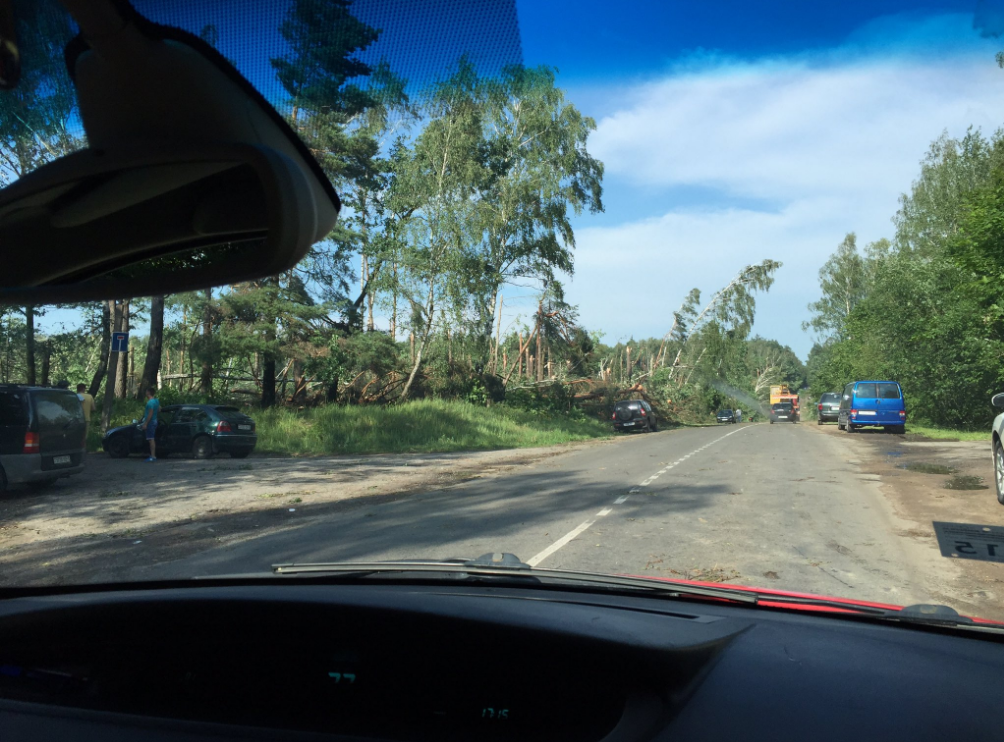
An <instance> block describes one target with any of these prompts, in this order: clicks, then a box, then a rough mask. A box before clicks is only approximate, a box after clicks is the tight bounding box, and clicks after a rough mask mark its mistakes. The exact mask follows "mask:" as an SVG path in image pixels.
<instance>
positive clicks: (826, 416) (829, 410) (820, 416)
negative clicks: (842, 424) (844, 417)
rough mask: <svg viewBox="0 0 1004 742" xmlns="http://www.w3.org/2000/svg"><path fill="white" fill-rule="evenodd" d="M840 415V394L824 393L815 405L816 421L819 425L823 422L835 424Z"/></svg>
mask: <svg viewBox="0 0 1004 742" xmlns="http://www.w3.org/2000/svg"><path fill="white" fill-rule="evenodd" d="M839 415H840V392H826V394H824V395H823V396H821V397H820V398H819V401H818V402H817V403H816V421H817V423H818V424H819V425H822V424H823V423H824V422H834V423H835V422H837V417H838V416H839Z"/></svg>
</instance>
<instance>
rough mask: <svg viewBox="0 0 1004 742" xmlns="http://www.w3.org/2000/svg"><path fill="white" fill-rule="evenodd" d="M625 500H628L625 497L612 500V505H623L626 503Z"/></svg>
mask: <svg viewBox="0 0 1004 742" xmlns="http://www.w3.org/2000/svg"><path fill="white" fill-rule="evenodd" d="M627 499H628V496H627V495H621V496H620V497H618V498H617V499H616V500H614V505H623V504H624V503H625V502H627Z"/></svg>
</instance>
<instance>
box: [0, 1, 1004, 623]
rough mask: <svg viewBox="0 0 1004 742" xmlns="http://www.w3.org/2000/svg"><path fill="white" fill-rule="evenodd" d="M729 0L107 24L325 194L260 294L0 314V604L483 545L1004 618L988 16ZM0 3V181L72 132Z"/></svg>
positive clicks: (31, 20) (1003, 335)
mask: <svg viewBox="0 0 1004 742" xmlns="http://www.w3.org/2000/svg"><path fill="white" fill-rule="evenodd" d="M726 5H727V8H723V7H721V6H720V5H718V4H708V3H683V2H670V3H665V2H643V3H638V4H632V6H631V8H630V11H628V10H626V9H620V8H611V7H610V6H609V4H605V3H599V2H596V1H594V0H586V1H585V2H577V3H572V2H568V1H566V0H561V1H558V2H547V3H543V2H530V1H529V0H527V1H525V2H524V1H523V0H471V1H469V2H467V1H465V2H461V1H460V0H456V2H454V1H453V0H442V1H437V2H429V3H403V2H390V1H389V0H254V2H245V1H243V0H215V1H213V2H209V0H135V2H134V6H135V8H136V10H137V11H138V12H139V13H141V14H143V15H145V16H146V17H148V18H149V19H150V20H152V21H155V22H156V23H160V24H166V25H170V26H174V27H178V28H181V29H183V30H185V31H187V32H188V33H189V34H192V35H193V36H194V37H196V38H198V39H201V42H202V43H204V44H208V45H210V46H212V47H214V48H215V49H216V50H218V51H219V52H220V54H221V55H222V57H223V58H225V59H226V60H229V62H230V63H231V64H232V65H233V66H234V67H235V68H236V69H237V70H238V71H239V72H240V73H241V74H242V75H243V76H244V77H246V78H247V80H248V81H249V82H250V83H251V84H252V85H253V86H254V87H255V88H257V89H258V90H259V91H260V92H261V93H262V95H263V96H264V97H265V98H266V99H267V100H268V101H269V102H270V103H271V105H273V106H274V107H275V109H276V111H277V112H278V113H279V114H280V115H281V116H283V117H284V118H285V120H286V121H287V122H288V123H289V125H290V127H291V128H292V130H293V132H295V134H296V135H297V136H298V137H299V138H300V139H302V141H303V143H304V144H305V145H306V148H307V149H308V150H309V152H310V153H311V154H312V155H313V157H314V158H316V160H317V163H318V165H319V167H320V168H321V169H322V170H323V172H324V175H325V176H326V177H327V179H328V180H329V181H330V182H331V184H332V185H333V186H334V188H335V189H336V190H337V192H338V194H339V196H340V199H341V202H342V211H341V213H340V216H339V219H338V222H337V224H336V226H335V228H334V230H333V231H332V232H331V233H330V234H328V235H327V236H326V237H325V239H323V240H321V241H319V242H317V243H316V244H314V245H313V247H312V248H311V249H310V251H309V252H308V253H307V254H306V257H304V259H303V260H302V261H301V262H300V263H299V264H298V265H297V266H296V267H295V268H292V269H290V270H288V271H286V272H283V273H281V274H279V275H275V276H271V277H267V278H264V279H261V280H256V281H248V282H238V283H232V284H223V285H217V286H214V287H212V288H208V289H201V290H196V291H188V292H185V293H178V294H165V295H159V296H158V295H155V296H139V297H132V298H123V297H121V296H119V297H115V296H109V297H106V299H105V300H104V301H84V302H78V303H74V304H67V305H60V306H38V305H30V306H11V305H5V306H2V307H0V445H2V447H0V466H2V470H0V584H3V585H40V584H75V583H87V582H95V581H107V580H113V581H114V580H120V581H127V580H128V581H133V580H139V581H142V580H154V579H159V578H175V577H181V578H184V577H193V576H205V575H211V574H233V573H237V572H253V573H267V572H268V571H269V569H270V567H271V565H272V564H273V563H278V562H318V561H346V560H352V561H365V560H390V559H395V560H402V559H441V558H445V557H457V556H459V557H468V558H475V557H478V556H480V555H482V554H486V553H494V552H512V553H515V554H517V556H518V557H519V558H520V559H522V560H523V561H524V562H526V563H529V564H531V565H532V566H538V567H550V568H563V569H578V570H588V571H597V572H604V573H621V574H632V575H641V576H647V577H652V578H660V579H689V580H697V581H703V582H714V583H721V584H723V585H749V586H755V587H767V588H772V589H778V590H788V591H798V592H803V593H818V594H822V595H830V596H834V597H839V598H853V599H859V600H869V601H878V602H883V603H901V604H910V603H948V604H950V605H951V606H952V607H953V608H956V609H957V610H958V611H959V612H960V613H963V614H968V615H976V616H984V617H990V618H1000V619H1004V602H1002V600H1004V598H1002V596H1004V591H1001V590H999V589H997V588H995V587H994V585H997V584H998V583H999V581H1000V580H1001V579H1002V574H1004V573H1002V572H1001V570H1002V569H1004V567H1002V565H1001V564H1000V563H999V561H1000V559H999V558H997V557H995V554H996V553H998V552H997V548H998V547H997V546H995V545H994V543H993V542H992V541H988V539H991V536H985V534H991V535H992V534H993V533H997V531H996V530H994V529H996V528H998V527H999V526H1000V525H1001V520H1002V515H1004V509H1002V507H1001V505H1000V502H1004V491H1002V488H1004V447H1002V448H1001V449H1000V450H1001V451H1002V455H1001V456H1000V457H999V459H1000V461H999V464H998V465H999V466H1000V467H1001V471H999V472H995V470H994V460H995V459H994V454H995V452H996V451H997V450H998V448H997V447H998V446H1000V445H1001V444H1000V442H999V441H1000V439H1001V436H1002V435H1004V431H1002V430H997V429H995V428H994V425H995V423H994V419H995V416H996V415H997V412H998V411H997V410H995V409H994V408H993V407H992V406H991V404H990V402H989V400H990V398H991V396H992V395H993V394H995V393H998V392H1001V391H1004V365H1002V364H1001V363H1000V358H1001V357H1002V354H1004V311H1002V310H1001V308H1000V306H1001V305H1000V301H999V294H1000V276H1001V275H1004V266H1002V262H1004V258H1002V255H1001V251H1000V245H1001V244H1004V232H1002V229H1004V227H1002V226H1001V225H1004V219H1002V218H1000V217H1001V215H1002V214H1004V188H1002V184H1004V69H1002V65H1004V56H1002V55H1001V52H1002V51H1004V38H1002V33H1004V25H1002V24H1001V23H1000V17H999V16H998V15H995V14H994V13H991V12H989V11H986V10H985V9H984V5H983V4H979V3H977V2H976V0H968V1H965V2H963V1H961V0H960V2H951V1H948V0H946V2H921V1H920V0H902V1H897V2H887V3H872V2H859V1H857V0H855V1H854V2H848V3H839V4H828V5H819V4H812V3H808V4H805V3H801V4H797V5H796V4H794V3H790V2H774V3H751V4H744V3H728V4H726ZM14 7H15V9H16V11H17V14H18V15H17V17H18V24H19V25H18V29H19V43H20V45H21V48H22V56H23V63H24V73H23V75H22V79H21V81H20V83H19V84H18V86H17V87H16V88H15V89H13V90H11V91H5V92H0V132H2V136H0V176H2V178H0V184H2V185H5V186H6V185H9V184H11V183H14V182H16V181H17V180H18V179H19V178H20V177H21V176H23V175H25V174H27V173H30V172H32V171H33V170H35V169H37V168H39V167H41V166H42V165H44V164H45V163H47V162H51V161H53V160H55V159H57V158H59V157H62V156H64V155H66V154H68V153H71V152H74V151H76V150H80V149H83V148H85V147H87V136H86V132H85V128H84V123H83V119H84V113H86V111H81V108H80V106H79V105H78V101H77V98H76V92H75V89H74V87H73V83H72V81H71V80H70V77H69V75H68V73H67V71H66V64H65V62H64V54H63V51H64V48H65V47H66V45H67V43H69V41H70V39H72V38H73V36H74V35H75V33H76V27H75V24H74V23H73V22H72V21H70V20H69V18H68V17H67V16H66V14H65V12H64V11H63V10H62V7H61V5H59V3H57V2H56V0H37V1H36V2H30V3H29V2H20V0H19V1H18V2H15V3H14ZM200 48H202V47H200ZM146 92H149V91H146ZM175 103H176V102H175ZM171 105H174V104H172V103H171V102H170V101H165V102H164V106H165V110H169V109H170V106H171ZM207 115H208V114H207ZM233 115H234V116H237V115H238V114H237V113H236V112H234V114H233ZM108 237H109V240H111V241H114V239H115V238H116V235H114V234H111V235H109V236H108ZM123 239H125V237H123ZM3 249H4V248H3V246H0V251H2V250H3ZM158 266H159V267H157V270H162V271H169V270H171V265H170V264H168V263H160V264H158ZM148 278H149V275H145V276H143V280H147V279H148ZM137 280H139V277H137ZM149 286H150V285H149V284H145V289H144V290H149ZM57 385H60V386H62V389H68V390H69V391H63V390H59V391H57V390H56V389H55V387H57ZM78 385H79V388H78ZM31 386H34V387H45V388H47V389H48V391H41V392H33V393H34V394H36V397H35V405H36V406H35V407H33V408H32V407H29V406H28V405H27V403H26V402H25V400H26V399H27V397H25V396H24V395H25V394H27V392H26V391H25V390H26V389H27V388H28V387H31ZM832 390H842V391H841V393H836V392H833V391H832ZM901 390H902V391H901ZM813 400H820V402H826V403H837V402H841V404H840V405H839V407H840V409H839V410H838V409H837V406H838V405H837V404H833V408H832V409H830V408H829V407H825V408H824V407H822V406H819V407H818V409H817V405H816V404H815V403H814V402H813ZM775 412H776V413H781V414H782V415H783V416H784V419H782V420H779V419H778V416H777V415H773V414H772V413H775ZM29 415H30V417H31V421H32V422H31V423H29ZM77 415H80V416H82V419H84V420H86V422H87V425H86V431H85V432H83V433H82V432H81V431H80V425H79V424H78V423H75V424H74V425H69V420H70V418H73V417H74V416H77ZM716 417H729V418H730V419H729V420H724V421H723V420H716V419H715V418H716ZM36 418H37V420H38V421H41V422H42V423H44V424H46V425H47V426H48V428H47V431H42V432H39V431H35V430H34V429H33V428H32V427H31V426H32V425H34V424H35V422H34V421H35V420H36ZM778 422H782V423H786V424H783V425H777V424H776V423H778ZM723 423H728V424H723ZM997 425H998V427H1000V423H998V424H997ZM39 435H41V436H42V437H41V439H39V438H38V436H39ZM46 436H48V437H46ZM39 440H41V443H39ZM937 472H941V473H937ZM820 503H825V507H821V506H820ZM863 513H868V514H870V515H868V516H867V517H865V516H863V515H862V514H863ZM890 513H895V518H892V517H891V516H890V517H886V515H885V514H890ZM942 523H955V524H969V526H972V527H974V528H976V529H977V530H976V531H974V532H975V533H976V534H977V536H974V537H972V538H970V537H966V538H962V537H958V538H949V537H947V536H945V535H944V533H942V532H941V531H939V530H938V529H939V528H940V526H939V525H936V524H942ZM969 526H967V527H969ZM980 529H988V530H980ZM981 534H984V535H981ZM977 537H978V538H977ZM946 539H947V540H946ZM981 539H982V540H981ZM999 548H1000V552H999V553H1002V554H1004V544H1001V545H1000V547H999Z"/></svg>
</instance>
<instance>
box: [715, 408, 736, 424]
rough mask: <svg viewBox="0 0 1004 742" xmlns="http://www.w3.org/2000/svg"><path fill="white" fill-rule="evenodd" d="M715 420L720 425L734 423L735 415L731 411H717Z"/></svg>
mask: <svg viewBox="0 0 1004 742" xmlns="http://www.w3.org/2000/svg"><path fill="white" fill-rule="evenodd" d="M716 419H717V420H718V422H720V423H734V422H735V421H736V414H735V413H734V412H733V411H732V410H718V415H716Z"/></svg>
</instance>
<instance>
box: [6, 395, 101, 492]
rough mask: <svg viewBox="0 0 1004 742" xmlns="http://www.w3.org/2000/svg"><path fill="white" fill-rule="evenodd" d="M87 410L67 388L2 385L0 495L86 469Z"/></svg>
mask: <svg viewBox="0 0 1004 742" xmlns="http://www.w3.org/2000/svg"><path fill="white" fill-rule="evenodd" d="M86 433H87V423H86V421H85V420H84V408H83V407H82V406H81V404H80V399H79V398H78V397H77V395H76V394H74V393H73V392H71V391H69V390H68V389H50V388H46V387H33V386H21V385H15V384H0V492H3V491H4V490H5V489H6V488H7V487H8V486H9V485H12V484H27V485H28V486H29V487H35V488H37V487H43V486H45V485H46V484H50V483H51V482H54V481H55V480H57V479H59V478H61V477H68V476H70V475H71V474H79V473H80V472H82V471H83V470H84V451H85V441H84V436H85V435H86Z"/></svg>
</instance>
